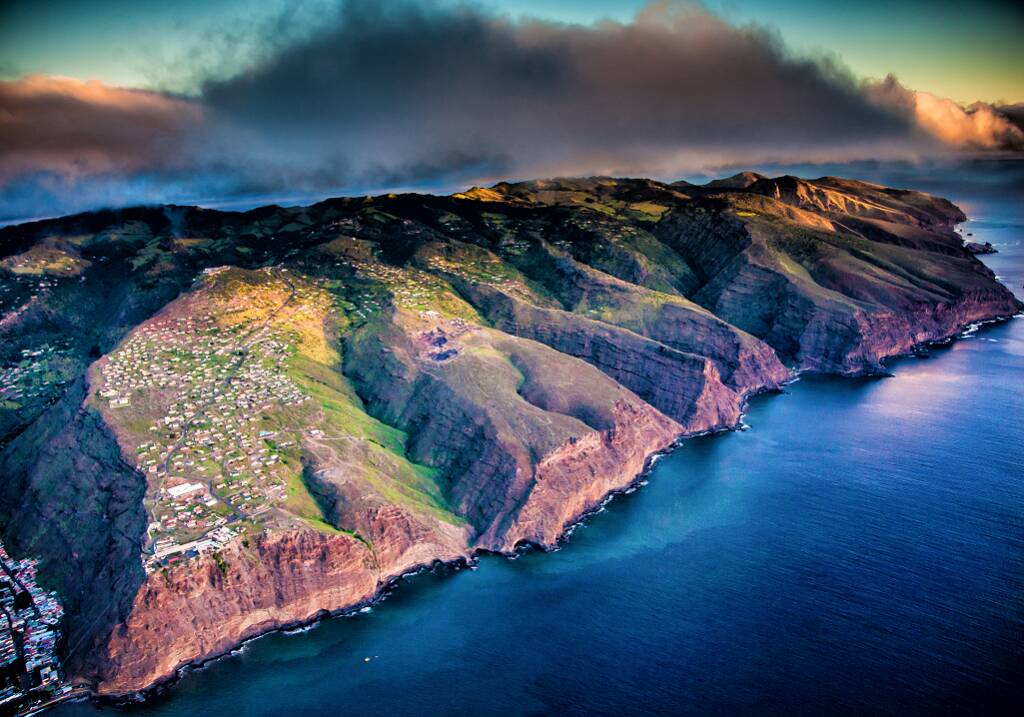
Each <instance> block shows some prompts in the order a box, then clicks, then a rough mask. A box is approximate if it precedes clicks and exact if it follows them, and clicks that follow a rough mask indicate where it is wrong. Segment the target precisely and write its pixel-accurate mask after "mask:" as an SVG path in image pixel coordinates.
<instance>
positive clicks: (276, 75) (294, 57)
mask: <svg viewBox="0 0 1024 717" xmlns="http://www.w3.org/2000/svg"><path fill="white" fill-rule="evenodd" d="M275 48H276V49H275V50H273V52H272V53H270V54H268V55H267V56H265V57H263V58H260V59H259V60H258V61H257V62H256V63H255V64H254V65H252V66H251V67H249V68H248V69H247V70H245V71H244V72H242V73H240V74H237V75H235V76H233V77H230V78H227V79H221V80H209V81H207V82H206V83H205V84H203V85H202V90H201V92H200V94H199V96H198V97H194V98H180V97H174V96H169V95H164V94H160V93H155V92H142V91H138V90H125V89H119V88H111V87H107V86H104V85H101V84H100V83H76V81H73V80H61V79H59V78H46V77H39V76H36V77H28V78H24V79H22V80H19V81H15V82H5V83H0V109H2V112H0V139H2V145H0V215H2V214H4V213H5V211H6V212H7V213H10V212H12V211H17V210H18V208H19V202H20V203H21V204H26V203H28V202H36V203H40V202H43V203H45V197H46V196H47V194H48V193H49V194H53V195H56V194H57V192H58V189H60V190H61V191H63V190H66V189H67V188H69V187H78V188H80V189H81V190H82V191H83V192H84V193H83V194H81V195H80V197H79V199H80V204H82V206H86V205H88V204H89V202H90V201H91V202H93V203H95V202H96V201H99V198H97V197H94V198H92V199H90V192H93V193H95V192H96V191H100V192H101V194H103V193H104V192H105V194H103V196H104V197H106V199H105V201H115V202H116V201H139V199H140V198H141V199H143V200H154V201H160V200H163V201H166V200H170V199H175V198H176V197H175V196H174V195H173V194H172V192H177V193H179V194H180V193H182V192H184V193H185V194H186V195H187V194H191V195H193V196H202V195H209V194H211V193H226V194H232V193H235V194H237V193H247V192H248V193H281V192H292V193H301V192H309V193H315V192H317V191H330V190H332V189H336V188H341V187H346V186H389V185H392V186H393V185H403V184H413V183H418V182H433V183H437V184H443V183H452V182H455V183H457V182H469V181H477V180H479V179H487V178H499V177H528V176H529V177H532V176H550V175H553V174H593V173H632V174H647V175H656V176H672V175H673V174H677V173H680V172H683V171H690V170H693V169H695V168H708V167H715V166H723V165H726V164H735V163H740V162H748V163H751V164H753V163H757V162H764V161H804V162H806V161H844V160H850V159H864V158H914V157H919V156H923V155H928V154H930V153H935V152H944V151H948V149H949V148H951V147H963V148H972V149H988V150H992V149H1021V148H1024V134H1022V133H1021V130H1020V129H1019V128H1018V127H1016V126H1014V125H1013V124H1012V123H1010V122H1008V121H1007V119H1006V117H1005V116H1003V115H1002V114H1001V113H1000V112H999V111H998V109H997V108H993V107H991V106H978V107H975V108H972V109H965V108H961V107H960V106H959V105H956V104H955V103H952V102H950V101H948V100H943V99H941V98H938V97H935V96H933V95H927V94H926V93H914V92H912V91H911V90H908V89H906V88H903V87H902V86H901V85H900V84H899V83H898V82H897V81H896V80H895V79H894V78H887V79H886V80H885V81H883V82H881V83H875V84H873V85H872V84H865V83H863V82H861V81H859V80H857V79H856V78H854V77H853V76H852V75H850V73H848V72H847V71H846V70H844V69H843V68H842V67H841V66H839V65H838V64H836V63H834V62H830V61H828V60H824V59H806V58H798V57H793V56H791V55H790V54H789V53H788V52H787V50H786V48H785V47H784V45H783V44H782V42H781V40H780V39H779V38H778V37H777V36H775V35H774V34H772V33H771V32H770V31H768V30H766V29H763V28H759V27H756V26H749V27H735V26H732V25H730V24H728V23H726V22H725V21H723V20H722V19H720V18H718V17H717V16H715V15H714V14H712V13H710V12H708V11H707V10H705V9H703V8H702V7H700V6H697V5H693V4H681V3H670V2H662V3H656V4H654V5H652V6H650V7H648V9H647V10H645V11H644V12H642V13H641V14H640V15H638V17H637V18H636V20H635V21H633V22H632V23H628V24H621V23H613V22H605V23H600V24H597V25H594V26H578V25H564V24H557V23H550V22H540V21H522V22H516V21H513V20H510V19H508V18H504V17H501V16H494V15H490V14H487V13H485V12H483V11H481V10H479V9H477V8H475V7H473V6H454V7H452V6H445V7H443V8H439V7H436V6H428V5H426V4H423V3H420V2H415V1H414V0H383V1H381V2H369V1H367V0H349V1H348V2H344V3H343V4H342V5H341V6H340V7H339V9H338V12H337V14H336V15H333V16H329V17H325V18H324V22H323V25H322V29H321V30H320V31H319V32H317V33H315V34H313V35H312V36H309V37H304V38H302V39H301V40H300V41H298V42H296V43H294V44H291V45H289V46H285V47H283V48H282V47H276V46H275ZM87 183H88V184H89V185H90V186H89V187H85V186H83V185H85V184H87ZM104 184H105V186H106V189H104V188H103V186H104ZM137 186H144V187H145V188H146V192H143V193H141V194H140V193H139V192H136V196H135V197H134V198H133V195H132V193H133V187H137ZM97 187H100V189H98V190H97ZM110 187H116V188H117V189H116V191H114V192H113V194H111V193H110V191H108V190H109V188H110ZM122 193H123V199H122V200H119V199H117V198H116V197H117V196H121V194H122ZM110 196H114V197H115V198H114V199H110ZM54 199H55V201H56V199H57V197H56V196H55V197H54ZM57 203H58V204H59V202H57ZM74 208H78V207H77V206H74V204H73V202H72V203H70V204H69V202H68V201H67V199H66V198H65V200H64V204H63V205H61V206H60V209H61V210H67V209H74Z"/></svg>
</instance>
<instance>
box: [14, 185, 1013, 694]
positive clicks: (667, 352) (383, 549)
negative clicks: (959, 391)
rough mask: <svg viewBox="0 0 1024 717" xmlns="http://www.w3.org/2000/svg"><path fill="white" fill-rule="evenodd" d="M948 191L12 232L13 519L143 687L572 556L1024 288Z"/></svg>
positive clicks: (104, 668) (802, 191)
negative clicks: (743, 426) (655, 501)
mask: <svg viewBox="0 0 1024 717" xmlns="http://www.w3.org/2000/svg"><path fill="white" fill-rule="evenodd" d="M963 219H964V216H963V214H962V213H961V212H960V210H959V209H957V208H956V207H955V206H953V205H952V204H950V203H949V202H947V201H945V200H942V199H938V198H935V197H930V196H928V195H925V194H921V193H919V192H912V191H907V190H895V189H889V188H885V187H880V186H877V185H872V184H866V183H862V182H854V181H850V180H844V179H838V178H834V177H825V178H822V179H818V180H813V181H811V180H803V179H798V178H795V177H779V178H767V177H763V176H761V175H756V174H753V173H743V174H741V175H736V176H735V177H732V178H729V179H728V180H723V181H719V182H712V183H710V184H708V185H705V186H702V187H701V186H695V185H690V184H685V183H677V184H673V185H668V184H661V183H658V182H653V181H650V180H616V179H611V178H604V177H598V178H590V179H559V180H543V181H536V182H524V183H518V184H510V183H501V184H498V185H495V186H494V187H491V188H487V189H481V188H475V189H473V190H469V191H467V192H465V193H460V194H456V195H453V196H450V197H432V196H422V195H389V196H386V197H373V198H360V199H335V200H329V201H327V202H323V203H321V204H317V205H314V206H311V207H306V208H299V209H283V208H280V207H265V208H262V209H258V210H253V211H251V212H245V213H231V212H217V211H210V210H202V209H195V208H188V207H165V208H148V209H131V210H124V211H122V212H102V213H97V214H88V215H80V216H76V217H68V218H65V219H60V220H53V221H48V222H38V223H34V224H29V225H23V226H20V227H9V228H6V229H3V230H0V360H2V361H3V368H2V371H3V373H2V375H0V475H2V476H3V478H2V480H0V533H2V538H3V540H4V542H5V544H6V545H7V546H8V547H9V548H10V549H11V550H12V552H15V553H31V554H36V555H40V556H42V562H41V566H40V577H41V580H42V581H43V583H44V584H45V585H46V586H48V587H53V588H55V589H57V590H58V591H59V593H60V595H61V597H62V600H63V601H64V603H65V608H66V614H67V618H66V623H67V624H66V625H65V629H64V632H65V634H66V635H67V636H68V637H67V641H66V642H67V644H66V645H65V646H64V655H65V657H66V666H67V670H68V673H69V675H71V676H72V677H73V678H75V679H80V680H84V681H87V682H88V683H90V684H91V685H93V686H94V688H95V689H96V690H97V691H98V692H100V693H103V694H124V693H128V692H134V691H138V690H144V689H146V688H147V687H149V686H151V685H153V684H154V683H156V682H159V681H161V680H164V679H167V678H169V677H171V676H173V674H174V673H175V671H176V670H177V669H178V668H179V667H181V666H182V665H184V664H188V663H189V662H192V661H197V660H203V659H207V658H209V657H211V656H214V655H217V654H220V653H223V652H225V651H227V650H229V649H231V648H232V647H233V646H234V645H236V644H238V642H239V641H241V640H244V639H246V638H247V637H251V636H254V635H257V634H259V633H261V632H264V631H266V630H269V629H273V628H278V627H283V626H288V625H293V624H297V623H302V622H306V621H309V620H311V619H314V618H316V617H317V616H319V615H321V614H323V613H325V612H333V611H338V610H344V609H347V608H351V607H353V606H356V605H359V604H361V603H363V602H365V601H367V600H371V599H373V598H374V596H376V595H378V594H379V592H380V591H381V590H382V589H383V588H384V587H385V586H386V585H387V584H389V582H391V581H392V580H394V579H395V578H396V577H397V576H400V575H402V574H403V573H406V572H408V571H410V570H414V569H417V568H420V567H425V566H430V565H432V564H434V563H435V562H437V561H442V562H451V561H459V560H465V559H470V558H471V556H472V555H473V554H474V552H475V551H479V550H489V551H499V552H506V553H507V552H511V551H514V550H515V549H516V548H517V547H518V546H521V545H523V544H534V545H538V546H542V547H551V546H553V545H555V544H556V542H557V541H558V539H559V537H560V536H561V535H562V534H563V533H564V531H565V529H566V528H567V526H569V525H571V524H572V523H573V521H575V520H577V519H578V518H579V517H580V516H581V515H583V514H585V513H586V512H588V511H589V510H591V509H593V508H594V507H595V506H596V505H598V504H599V503H600V502H601V501H602V500H603V499H604V498H605V497H606V496H607V495H609V494H610V493H612V492H614V491H617V490H621V489H623V488H625V487H627V486H628V485H629V484H630V483H631V482H632V481H634V480H635V478H636V476H637V475H638V474H639V473H640V472H641V471H642V470H643V469H644V466H645V465H646V462H647V460H648V458H649V457H650V455H651V454H653V453H655V452H657V451H661V450H664V449H666V448H667V447H669V446H671V445H672V443H673V442H674V441H675V440H676V439H677V438H678V437H680V436H682V435H687V434H693V433H699V432H703V431H708V430H714V429H721V428H729V427H732V426H735V425H736V424H737V422H738V421H739V419H740V416H741V411H742V409H743V405H744V402H745V400H746V399H747V397H749V396H750V395H753V394H755V393H758V392H761V391H767V390H773V389H776V388H778V387H779V386H780V385H782V383H783V382H784V381H786V380H787V379H788V378H789V377H790V376H791V375H792V372H794V371H801V370H811V371H820V372H829V373H841V374H857V373H870V372H875V371H878V370H880V369H881V368H882V361H883V360H884V359H885V358H886V357H888V356H892V355H896V354H900V353H904V352H906V351H908V350H910V349H911V348H912V347H913V346H915V345H916V344H918V343H921V342H926V341H933V340H939V339H944V338H947V337H950V336H953V335H955V334H957V333H958V332H959V331H961V330H963V329H964V327H966V326H967V325H969V324H970V323H971V322H974V321H978V320H983V319H991V318H997V317H1005V316H1009V315H1012V314H1015V313H1017V312H1018V311H1019V310H1020V309H1021V306H1020V305H1019V304H1018V303H1017V302H1016V301H1015V300H1014V299H1013V297H1012V295H1011V294H1010V292H1009V291H1008V290H1007V289H1006V288H1005V287H1003V286H1002V285H1001V284H999V283H998V282H997V281H996V280H995V277H994V276H993V275H992V273H991V272H990V271H989V270H988V269H986V268H985V266H984V265H983V264H981V262H979V261H978V259H977V258H975V257H974V256H972V255H971V253H970V252H969V251H968V250H967V249H966V248H964V246H963V245H962V241H961V240H960V238H959V237H958V236H957V235H956V234H955V232H953V231H952V226H953V225H954V224H955V223H956V222H959V221H962V220H963Z"/></svg>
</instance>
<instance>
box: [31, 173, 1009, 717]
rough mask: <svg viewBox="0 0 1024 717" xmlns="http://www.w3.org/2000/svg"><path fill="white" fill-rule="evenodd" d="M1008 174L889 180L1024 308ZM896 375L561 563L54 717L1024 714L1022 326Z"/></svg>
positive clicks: (776, 415)
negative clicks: (957, 210) (922, 204)
mask: <svg viewBox="0 0 1024 717" xmlns="http://www.w3.org/2000/svg"><path fill="white" fill-rule="evenodd" d="M871 171H873V170H872V169H871V168H866V169H862V171H860V173H861V174H863V175H865V176H866V178H876V177H875V176H874V175H872V174H871ZM1001 171H1002V170H1000V171H999V172H978V173H976V174H975V175H972V177H974V178H975V179H977V178H978V177H981V179H977V181H968V177H967V176H966V175H957V176H951V175H948V174H946V175H942V176H938V175H935V176H928V175H922V176H918V175H915V176H914V177H911V178H908V177H906V176H904V177H903V180H904V181H902V182H900V181H899V178H896V179H891V178H888V177H883V178H880V179H887V180H888V181H892V182H894V183H895V184H902V185H904V186H914V187H915V188H922V189H926V190H929V189H931V190H933V191H936V192H937V193H940V194H943V195H944V196H948V197H950V198H951V199H953V200H954V201H956V202H957V203H958V204H960V205H961V206H962V207H963V208H964V209H965V211H967V213H968V214H969V215H970V216H971V217H972V220H971V221H970V222H968V223H967V224H966V225H964V227H963V230H964V232H965V233H967V232H970V233H971V234H973V236H972V237H971V239H972V240H975V241H981V242H984V241H990V242H992V244H993V245H995V247H996V248H997V249H998V250H999V253H998V254H994V255H991V256H988V257H985V262H986V263H988V264H989V265H990V266H991V267H992V268H993V270H994V271H995V272H996V273H997V274H998V275H999V276H1000V278H1001V279H1002V280H1003V281H1004V282H1005V283H1007V284H1008V285H1009V286H1011V287H1012V288H1013V289H1014V290H1015V291H1016V292H1017V294H1018V296H1021V295H1024V290H1022V288H1021V286H1022V284H1024V192H1022V191H1021V186H1022V183H1021V182H1020V177H1021V167H1020V166H1016V167H1013V166H1011V167H1010V170H1009V171H1010V173H1011V175H1012V177H1011V179H1013V181H1010V180H1008V179H1007V176H1008V175H1006V174H1005V173H1000V172H1001ZM1014 172H1016V174H1013V173H1014ZM846 173H847V174H851V172H850V171H847V172H846ZM852 173H853V174H856V173H857V172H852ZM805 174H807V173H806V172H805ZM818 174H820V172H818ZM808 176H815V174H814V173H811V174H808ZM890 368H891V370H892V373H893V375H892V376H891V377H886V378H871V379H835V378H810V377H807V378H803V379H801V380H800V381H799V382H798V383H796V384H793V385H791V386H789V387H787V389H786V391H785V393H784V394H781V395H772V396H765V397H761V398H758V399H756V400H754V401H753V402H752V404H751V406H750V410H749V412H748V414H747V416H746V423H747V424H748V429H747V430H743V431H736V432H731V433H726V434H720V435H716V436H709V437H705V438H699V439H693V440H690V441H687V442H685V443H684V444H683V445H682V447H681V448H679V449H678V450H676V451H675V452H674V453H672V454H671V455H669V456H667V457H665V458H663V459H662V460H660V461H659V462H658V463H657V465H656V467H655V468H654V470H653V471H652V472H651V474H650V476H649V479H648V481H647V484H646V485H644V486H643V487H642V488H641V489H640V490H637V491H636V492H634V493H632V494H630V495H627V496H622V497H619V498H617V499H615V500H614V501H612V502H611V503H610V504H609V505H608V506H607V508H606V509H605V510H604V511H603V512H601V513H600V514H598V515H596V516H594V517H592V518H591V519H589V520H587V521H586V523H585V524H584V525H582V526H581V527H580V528H579V529H577V530H576V531H575V532H574V533H573V534H572V536H571V538H570V539H569V540H568V541H567V543H566V544H565V545H564V547H563V548H562V549H561V550H559V551H557V552H554V553H549V554H542V553H538V552H528V553H525V554H523V555H522V556H520V557H519V558H517V559H515V560H506V559H503V558H497V557H486V558H483V559H481V560H480V562H479V565H478V567H477V568H476V569H473V570H461V571H454V572H453V571H448V572H446V573H445V574H424V575H419V576H416V577H413V578H410V579H407V580H404V581H402V583H401V584H400V585H398V587H397V588H396V589H395V591H394V592H393V594H392V595H391V596H390V597H389V598H388V599H387V600H386V601H384V602H382V603H380V604H379V605H377V606H375V607H374V608H372V609H371V610H369V611H367V612H364V613H361V614H358V615H355V616H352V617H341V618H333V619H329V620H325V621H322V622H321V623H319V624H317V625H316V626H314V627H313V628H312V629H309V630H305V631H302V632H298V633H296V634H291V635H286V634H280V633H279V634H272V635H268V636H265V637H262V638H260V639H257V640H255V641H253V642H250V643H249V644H247V645H246V646H245V647H244V648H243V649H242V650H241V651H239V652H237V653H236V654H234V655H232V656H229V657H226V658H224V659H221V660H217V661H215V662H213V663H210V664H208V665H207V666H205V667H203V668H201V669H198V670H192V671H190V672H188V673H187V674H185V675H184V676H183V678H182V679H181V680H180V681H178V682H177V683H175V684H173V685H172V686H171V687H170V688H169V689H167V690H166V691H164V692H163V693H162V694H160V695H157V696H156V697H153V698H152V699H150V700H148V701H146V702H145V703H143V704H141V705H134V706H130V707H113V706H100V705H94V704H83V703H80V704H69V705H64V706H62V707H60V708H59V709H57V710H54V711H53V712H52V713H51V714H54V715H60V717H72V716H79V715H81V716H84V715H90V716H91V715H96V714H110V713H121V712H126V713H129V714H134V715H154V716H156V715H161V716H167V717H189V716H192V715H246V716H249V715H251V716H254V717H255V716H257V715H260V716H262V715H267V716H269V715H291V714H304V715H311V714H316V715H319V714H324V715H344V716H345V717H358V716H360V715H374V716H375V717H379V716H380V715H639V714H644V715H677V714H681V713H694V714H711V715H715V714H729V715H736V714H753V713H756V714H780V715H781V714H786V715H820V714H893V715H896V714H898V715H916V714H951V715H952V714H956V715H963V714H1000V713H1007V714H1010V713H1016V714H1022V713H1024V319H1016V320H1011V321H1008V322H1004V323H1001V324H997V325H991V326H986V327H982V328H980V329H978V330H977V331H976V332H973V333H970V335H968V336H966V337H964V338H963V339H961V340H958V341H956V342H954V343H952V344H950V345H948V346H944V347H936V348H934V349H932V350H931V351H930V352H929V356H928V357H927V358H907V359H899V360H896V361H893V362H891V363H890ZM367 658H368V659H367Z"/></svg>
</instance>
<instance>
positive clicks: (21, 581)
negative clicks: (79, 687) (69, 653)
mask: <svg viewBox="0 0 1024 717" xmlns="http://www.w3.org/2000/svg"><path fill="white" fill-rule="evenodd" d="M36 568H37V561H36V560H35V559H32V558H27V559H22V560H14V559H12V558H11V556H9V555H8V554H7V551H6V550H4V547H3V545H0V711H3V710H4V706H5V705H8V706H11V707H12V709H13V708H15V707H18V706H21V705H23V704H24V703H25V701H26V700H28V699H30V698H33V697H34V698H37V699H46V698H48V697H52V696H55V695H59V694H62V693H63V692H66V691H67V690H69V689H70V687H69V686H67V685H65V684H64V683H63V679H62V675H61V665H60V660H59V659H58V656H57V643H58V641H59V640H60V631H59V630H58V627H57V626H58V624H59V623H60V619H61V617H62V616H63V614H64V611H63V608H62V607H61V604H60V601H59V600H58V599H57V594H56V593H54V592H46V591H45V590H43V589H42V588H40V587H39V585H38V584H37V582H36Z"/></svg>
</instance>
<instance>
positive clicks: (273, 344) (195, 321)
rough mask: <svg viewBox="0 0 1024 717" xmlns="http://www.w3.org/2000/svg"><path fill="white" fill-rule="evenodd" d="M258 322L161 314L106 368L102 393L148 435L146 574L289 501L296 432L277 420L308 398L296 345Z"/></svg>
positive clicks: (210, 546) (144, 466) (209, 546)
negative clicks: (294, 376)
mask: <svg viewBox="0 0 1024 717" xmlns="http://www.w3.org/2000/svg"><path fill="white" fill-rule="evenodd" d="M262 318H263V317H261V316H259V315H254V316H253V317H252V318H251V320H249V321H245V322H243V323H240V324H236V325H233V326H221V325H220V323H219V322H218V320H217V318H216V317H215V316H214V315H212V314H209V313H204V314H199V315H194V316H177V317H170V316H168V317H161V318H158V319H156V320H154V321H151V322H149V323H147V324H145V325H143V326H142V327H140V328H139V329H138V330H136V331H135V332H133V334H132V335H131V337H130V338H129V339H128V340H127V341H125V342H124V343H123V344H122V345H121V347H119V348H118V349H117V350H116V351H115V352H113V353H112V354H110V355H109V356H108V357H107V359H105V360H104V362H103V363H102V364H101V369H100V370H101V373H102V378H103V380H102V387H101V388H100V389H99V390H98V392H97V395H98V396H99V398H100V400H101V401H104V402H106V405H107V407H109V409H110V416H111V419H112V420H113V421H114V422H115V423H118V424H120V425H122V426H127V427H129V431H130V432H132V435H133V436H134V437H135V439H137V440H139V441H140V442H138V443H137V444H135V445H134V455H135V462H136V467H137V468H138V470H139V471H141V472H143V473H144V474H145V475H146V476H147V477H148V479H149V491H148V494H147V499H146V504H147V507H148V509H149V513H150V518H151V521H150V524H149V530H148V538H149V540H148V544H147V549H146V556H145V558H144V562H145V565H146V568H147V570H149V571H152V570H156V569H159V568H161V567H165V566H167V565H169V564H173V563H175V562H177V561H179V560H186V559H189V558H192V557H195V556H197V555H201V554H203V553H204V552H209V551H214V550H217V549H219V548H220V547H222V546H223V545H224V544H226V543H227V542H229V541H230V540H231V539H232V538H234V537H235V536H236V535H238V534H239V533H240V532H242V531H243V530H244V529H245V526H246V525H252V524H253V523H258V522H262V520H263V517H264V516H265V515H266V514H267V513H268V512H270V511H271V510H272V508H273V507H274V506H275V505H279V504H281V503H283V502H284V500H285V499H286V497H287V488H286V486H287V480H288V474H289V471H293V470H294V469H293V468H289V467H287V466H285V464H284V459H285V456H286V454H287V452H289V451H290V450H294V449H295V448H296V437H295V436H294V435H293V434H291V433H288V432H287V431H286V430H284V429H283V428H282V427H281V426H280V425H278V423H277V422H276V420H274V419H273V416H276V415H277V412H279V411H280V410H282V409H287V408H289V407H298V406H301V405H303V404H304V403H305V402H306V401H308V397H307V396H306V395H305V394H304V393H303V392H302V391H301V390H300V389H299V388H298V386H297V385H296V384H295V382H294V381H292V380H291V379H290V378H289V377H288V376H287V374H286V370H285V369H286V367H287V366H286V363H287V360H288V357H289V356H290V355H291V353H292V351H293V347H292V345H291V344H290V343H289V342H288V341H287V340H286V339H285V338H284V337H283V335H282V332H281V331H279V330H277V329H276V328H275V327H274V326H272V325H269V324H268V323H262ZM268 419H269V420H268Z"/></svg>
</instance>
